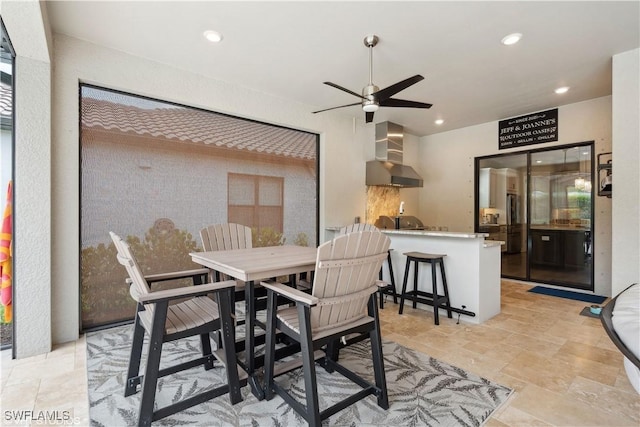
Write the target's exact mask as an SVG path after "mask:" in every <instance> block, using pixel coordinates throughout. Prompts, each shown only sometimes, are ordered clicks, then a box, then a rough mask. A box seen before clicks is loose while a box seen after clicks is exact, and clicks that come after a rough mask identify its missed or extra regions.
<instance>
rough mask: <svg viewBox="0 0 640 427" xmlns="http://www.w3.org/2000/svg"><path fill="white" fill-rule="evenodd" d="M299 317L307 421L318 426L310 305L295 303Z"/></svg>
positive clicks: (318, 414)
mask: <svg viewBox="0 0 640 427" xmlns="http://www.w3.org/2000/svg"><path fill="white" fill-rule="evenodd" d="M297 307H298V318H299V319H300V323H299V324H300V353H301V356H302V369H303V372H304V386H305V390H306V392H305V394H306V397H307V411H306V412H307V417H306V418H307V422H308V423H309V426H311V427H320V424H321V420H320V404H319V403H318V384H317V382H316V366H315V359H314V357H313V342H312V335H311V315H310V312H311V310H310V307H309V306H307V305H304V304H300V303H298V304H297Z"/></svg>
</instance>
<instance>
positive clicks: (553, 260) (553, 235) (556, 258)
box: [531, 230, 564, 267]
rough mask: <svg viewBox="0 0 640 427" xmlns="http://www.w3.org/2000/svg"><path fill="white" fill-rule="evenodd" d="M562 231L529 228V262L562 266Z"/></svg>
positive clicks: (548, 265)
mask: <svg viewBox="0 0 640 427" xmlns="http://www.w3.org/2000/svg"><path fill="white" fill-rule="evenodd" d="M562 249H563V242H562V232H560V231H556V230H531V264H533V265H544V266H547V267H562V265H563V264H564V259H563V256H562V252H563V251H562Z"/></svg>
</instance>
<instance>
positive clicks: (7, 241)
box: [0, 182, 13, 322]
mask: <svg viewBox="0 0 640 427" xmlns="http://www.w3.org/2000/svg"><path fill="white" fill-rule="evenodd" d="M12 192H13V191H12V183H11V182H9V189H8V190H7V205H6V206H5V208H4V215H3V217H2V229H0V303H2V305H3V306H4V319H3V320H4V321H5V322H11V319H12V317H13V316H12V310H11V308H12V307H11V239H12V206H11V203H12V200H13V197H12Z"/></svg>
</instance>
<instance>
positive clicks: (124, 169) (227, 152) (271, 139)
mask: <svg viewBox="0 0 640 427" xmlns="http://www.w3.org/2000/svg"><path fill="white" fill-rule="evenodd" d="M80 107H81V118H80V146H81V168H80V169H81V192H80V226H81V229H80V236H81V254H80V268H81V289H80V297H81V313H82V329H83V330H86V329H92V328H96V327H100V326H102V325H108V324H112V323H116V322H122V321H128V320H130V319H132V318H133V316H134V314H135V304H134V302H133V300H132V298H131V297H130V295H129V290H128V288H127V286H126V284H125V279H126V272H125V270H124V268H123V267H122V266H121V265H120V264H118V262H117V260H116V257H115V248H114V247H113V244H112V243H111V240H110V238H109V231H113V232H115V233H116V234H118V235H120V236H122V237H123V238H125V239H126V240H127V241H128V242H129V243H130V244H131V246H132V249H133V251H134V254H135V255H136V257H137V258H138V260H139V262H140V264H141V267H142V268H143V269H144V271H145V273H147V274H151V273H163V272H168V271H175V270H181V269H192V268H196V267H198V266H197V265H195V264H193V263H192V261H191V257H190V256H189V253H190V252H194V251H197V250H200V248H201V242H200V235H199V232H200V229H201V228H203V227H205V226H208V225H212V224H218V223H225V222H236V223H239V224H244V225H247V226H250V227H251V228H252V232H253V244H254V246H269V245H278V244H284V243H286V244H299V245H308V246H316V245H317V241H318V224H317V212H318V203H317V200H318V173H317V165H318V159H317V149H318V135H317V134H312V133H309V132H304V131H299V130H295V129H289V128H283V127H279V126H274V125H269V124H266V123H259V122H255V121H250V120H246V119H241V118H238V117H232V116H228V115H224V114H219V113H214V112H211V111H205V110H201V109H196V108H192V107H187V106H183V105H177V104H173V103H169V102H164V101H160V100H156V99H149V98H143V97H140V96H135V95H131V94H126V93H122V92H116V91H112V90H108V89H104V88H100V87H96V86H91V85H81V86H80ZM300 212H305V215H300ZM180 285H184V283H166V284H163V285H162V286H163V287H174V286H180ZM154 286H156V285H154Z"/></svg>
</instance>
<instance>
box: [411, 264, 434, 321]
mask: <svg viewBox="0 0 640 427" xmlns="http://www.w3.org/2000/svg"><path fill="white" fill-rule="evenodd" d="M416 264H417V263H416ZM431 283H432V285H431V286H432V288H433V321H434V322H435V324H436V325H439V324H440V316H439V313H438V312H439V311H440V310H439V307H440V299H439V298H438V282H436V265H435V264H434V263H431Z"/></svg>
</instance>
